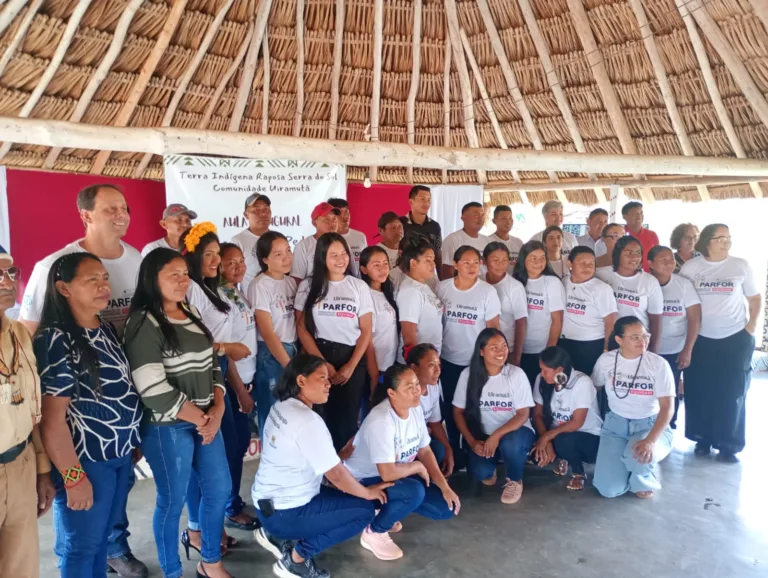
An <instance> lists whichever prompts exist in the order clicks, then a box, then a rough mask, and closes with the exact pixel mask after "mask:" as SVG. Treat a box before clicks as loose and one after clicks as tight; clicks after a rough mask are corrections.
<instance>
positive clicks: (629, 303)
mask: <svg viewBox="0 0 768 578" xmlns="http://www.w3.org/2000/svg"><path fill="white" fill-rule="evenodd" d="M611 259H612V262H613V266H612V268H611V269H602V268H601V269H598V270H597V273H596V275H597V277H598V278H599V279H600V280H601V281H604V282H606V283H608V285H610V286H611V288H612V289H613V295H614V297H615V298H616V307H617V309H618V317H625V316H627V315H633V316H635V317H637V318H638V319H639V320H640V321H642V323H643V325H644V326H645V328H646V330H647V331H648V332H650V334H651V341H650V343H649V344H648V349H649V350H650V351H653V352H654V353H655V352H656V350H657V349H658V346H659V340H660V339H661V335H662V328H661V314H662V312H663V309H664V296H663V294H662V292H661V286H660V285H659V282H658V281H657V280H656V278H655V277H654V276H653V275H651V274H650V273H646V272H645V271H643V246H642V245H641V244H640V241H638V240H637V239H636V238H635V237H622V238H621V239H619V240H618V241H616V246H615V247H614V248H613V253H612V254H611Z"/></svg>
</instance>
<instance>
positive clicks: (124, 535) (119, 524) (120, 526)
mask: <svg viewBox="0 0 768 578" xmlns="http://www.w3.org/2000/svg"><path fill="white" fill-rule="evenodd" d="M135 483H136V472H135V471H134V470H133V467H131V475H130V477H129V478H128V493H129V494H130V493H131V490H132V489H133V485H134V484H135ZM125 504H126V506H127V505H128V500H126V501H125ZM130 535H131V533H130V532H129V531H128V508H127V507H125V508H123V510H122V512H120V515H119V516H118V518H117V521H116V522H115V524H114V525H113V526H112V531H111V532H110V533H109V541H108V543H107V558H108V559H110V558H119V557H120V556H124V555H125V554H130V553H131V547H130V546H129V545H128V536H130Z"/></svg>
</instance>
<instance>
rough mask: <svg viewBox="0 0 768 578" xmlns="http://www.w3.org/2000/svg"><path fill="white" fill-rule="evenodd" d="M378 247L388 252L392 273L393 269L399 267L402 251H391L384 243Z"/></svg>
mask: <svg viewBox="0 0 768 578" xmlns="http://www.w3.org/2000/svg"><path fill="white" fill-rule="evenodd" d="M376 246H377V247H381V248H382V249H384V251H386V253H387V259H389V270H390V271H392V269H394V268H395V267H397V258H398V257H399V256H400V251H399V250H397V249H390V248H389V247H387V246H386V245H385V244H384V243H379V244H378V245H376Z"/></svg>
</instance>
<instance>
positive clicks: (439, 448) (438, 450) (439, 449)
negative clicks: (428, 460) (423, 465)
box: [429, 425, 447, 465]
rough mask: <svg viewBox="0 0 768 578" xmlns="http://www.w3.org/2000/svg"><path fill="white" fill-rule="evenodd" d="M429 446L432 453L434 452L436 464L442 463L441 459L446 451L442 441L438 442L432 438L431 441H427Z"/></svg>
mask: <svg viewBox="0 0 768 578" xmlns="http://www.w3.org/2000/svg"><path fill="white" fill-rule="evenodd" d="M441 427H442V425H441ZM429 447H430V448H431V449H432V453H433V454H435V459H436V460H437V464H438V465H440V464H442V463H443V460H444V459H445V454H446V453H447V452H446V449H445V446H444V445H443V444H442V443H440V441H439V440H436V439H435V438H432V441H431V442H430V443H429Z"/></svg>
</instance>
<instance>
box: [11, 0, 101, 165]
mask: <svg viewBox="0 0 768 578" xmlns="http://www.w3.org/2000/svg"><path fill="white" fill-rule="evenodd" d="M90 5H91V0H79V2H78V3H77V5H76V6H75V9H74V10H73V11H72V14H71V16H70V17H69V20H67V26H66V28H65V29H64V33H63V34H62V36H61V40H59V44H58V46H56V51H55V52H54V53H53V56H52V57H51V60H50V61H49V62H48V66H46V67H45V71H44V72H43V75H42V76H41V77H40V80H39V81H38V82H37V86H35V89H34V90H33V91H32V94H30V95H29V98H28V99H27V102H25V103H24V106H23V107H22V108H21V110H20V111H19V114H18V116H19V118H27V117H28V116H29V115H30V114H31V113H32V111H33V110H34V109H35V106H37V103H38V102H40V99H41V98H42V97H43V94H45V89H46V88H48V84H49V83H50V82H51V80H52V79H53V76H54V75H55V74H56V71H57V70H58V69H59V66H60V65H61V63H62V61H63V60H64V56H65V55H66V53H67V49H68V48H69V45H70V43H71V42H72V39H73V38H74V37H75V33H76V32H77V28H78V27H79V26H80V20H82V18H83V15H84V14H85V11H86V10H88V7H89V6H90ZM8 8H10V6H7V7H6V10H7V9H8ZM19 9H21V8H19ZM17 12H18V11H17ZM3 13H5V11H4V12H3ZM12 146H13V142H11V141H6V142H4V143H3V146H2V147H0V161H2V160H3V158H5V155H7V154H8V151H10V150H11V147H12Z"/></svg>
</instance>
